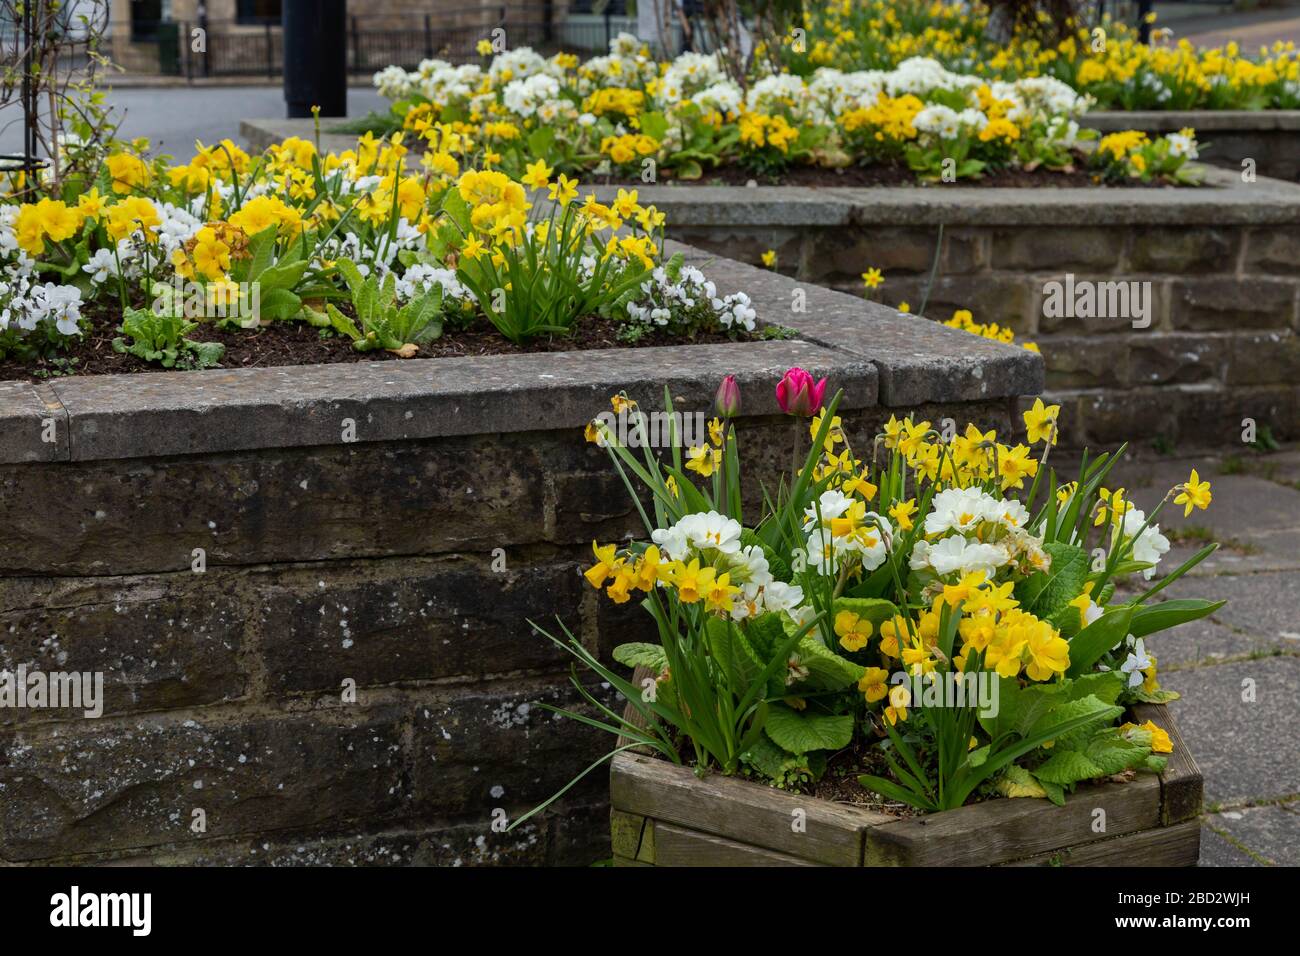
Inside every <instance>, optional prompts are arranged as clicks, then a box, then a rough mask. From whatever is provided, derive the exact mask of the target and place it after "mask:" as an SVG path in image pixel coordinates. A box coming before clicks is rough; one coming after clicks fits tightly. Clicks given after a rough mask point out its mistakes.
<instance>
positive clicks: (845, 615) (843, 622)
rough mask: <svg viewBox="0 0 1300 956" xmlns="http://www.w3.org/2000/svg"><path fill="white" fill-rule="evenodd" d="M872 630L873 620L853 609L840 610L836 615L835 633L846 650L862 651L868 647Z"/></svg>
mask: <svg viewBox="0 0 1300 956" xmlns="http://www.w3.org/2000/svg"><path fill="white" fill-rule="evenodd" d="M871 632H872V626H871V621H870V620H868V619H867V618H864V617H860V616H859V615H857V614H855V613H854V612H852V611H840V612H839V613H838V614H836V615H835V634H836V636H837V637H838V638H839V639H840V646H841V647H843V648H844V649H845V650H846V651H860V650H862V649H863V648H864V647H866V646H867V638H869V637H871Z"/></svg>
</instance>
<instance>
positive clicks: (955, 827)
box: [609, 705, 1201, 866]
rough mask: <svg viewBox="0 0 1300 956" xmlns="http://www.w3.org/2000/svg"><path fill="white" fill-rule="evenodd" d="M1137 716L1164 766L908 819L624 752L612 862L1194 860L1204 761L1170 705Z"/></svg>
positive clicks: (617, 771)
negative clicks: (1055, 796) (1067, 790)
mask: <svg viewBox="0 0 1300 956" xmlns="http://www.w3.org/2000/svg"><path fill="white" fill-rule="evenodd" d="M1133 719H1134V720H1136V721H1137V722H1139V723H1141V722H1144V721H1146V720H1154V721H1155V722H1156V723H1157V724H1158V725H1159V726H1161V727H1163V728H1164V729H1165V730H1167V731H1168V732H1169V737H1170V739H1171V740H1172V741H1173V744H1174V752H1173V753H1172V754H1171V755H1170V756H1169V764H1168V767H1167V768H1166V769H1165V772H1164V773H1162V774H1159V775H1157V774H1150V773H1140V774H1138V776H1137V777H1136V778H1134V779H1133V780H1132V781H1131V782H1129V783H1107V784H1103V785H1099V786H1088V785H1085V786H1082V787H1080V788H1079V789H1078V790H1077V791H1076V792H1075V793H1074V794H1073V795H1071V796H1070V797H1069V798H1068V799H1067V800H1066V802H1065V806H1063V807H1058V806H1055V805H1054V804H1052V803H1050V802H1048V801H1047V800H1034V799H995V800H987V801H985V802H983V803H977V804H971V805H969V806H965V807H960V808H958V809H956V810H947V811H944V812H942V813H935V814H930V815H928V816H918V817H910V818H906V819H899V818H897V817H890V816H885V815H884V814H881V813H876V812H874V811H871V810H866V809H863V808H860V807H854V806H849V805H845V804H839V803H830V802H828V801H825V800H816V799H813V798H812V797H807V796H801V795H799V794H792V793H786V792H785V791H782V790H776V789H774V788H772V787H766V786H763V785H761V784H757V783H752V782H750V781H747V780H740V779H737V778H734V777H724V776H722V775H720V774H710V775H708V776H707V777H705V778H704V779H703V780H701V779H700V778H698V777H697V776H696V775H695V773H694V771H692V770H691V769H689V768H687V767H678V766H674V765H673V764H670V763H668V762H667V761H664V760H659V759H657V758H654V757H649V756H643V755H640V754H635V753H624V754H620V755H619V756H618V757H616V758H614V763H613V766H612V769H611V770H610V781H609V785H610V804H611V810H610V832H611V837H612V842H613V849H614V865H615V866H1115V865H1128V866H1195V865H1196V861H1197V857H1198V855H1199V852H1200V843H1201V824H1200V820H1199V815H1200V812H1201V772H1200V770H1199V769H1197V766H1196V763H1195V761H1194V760H1193V759H1192V757H1191V755H1190V754H1189V753H1188V751H1187V745H1186V743H1185V742H1184V741H1183V738H1182V735H1181V734H1180V733H1179V731H1178V727H1177V725H1176V724H1175V723H1174V721H1173V718H1172V717H1171V715H1170V714H1169V711H1168V709H1167V708H1166V707H1164V706H1163V705H1160V706H1152V705H1142V706H1139V707H1135V708H1134V709H1133ZM1098 811H1104V817H1103V816H1102V814H1101V813H1099V812H1098Z"/></svg>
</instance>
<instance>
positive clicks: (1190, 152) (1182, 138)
mask: <svg viewBox="0 0 1300 956" xmlns="http://www.w3.org/2000/svg"><path fill="white" fill-rule="evenodd" d="M1165 139H1166V140H1167V141H1168V143H1169V155H1170V156H1186V157H1187V158H1188V159H1189V160H1192V159H1196V158H1197V157H1198V156H1200V155H1201V154H1200V153H1199V152H1198V151H1197V149H1196V137H1195V136H1188V135H1187V134H1185V133H1166V134H1165Z"/></svg>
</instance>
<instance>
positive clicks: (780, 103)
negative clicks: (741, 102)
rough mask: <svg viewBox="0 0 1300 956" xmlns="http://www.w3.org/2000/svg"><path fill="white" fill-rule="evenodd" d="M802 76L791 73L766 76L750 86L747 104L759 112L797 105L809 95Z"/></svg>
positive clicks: (768, 111)
mask: <svg viewBox="0 0 1300 956" xmlns="http://www.w3.org/2000/svg"><path fill="white" fill-rule="evenodd" d="M807 95H808V94H807V90H806V89H805V87H804V82H803V79H802V78H801V77H798V76H792V75H791V74H789V73H777V74H775V75H773V76H765V77H763V78H762V79H761V80H759V81H758V82H757V83H755V84H754V85H753V86H751V87H750V88H749V92H748V93H747V94H746V95H745V106H746V107H748V108H749V109H750V110H751V111H754V112H758V113H771V112H773V111H774V110H777V109H780V108H782V107H787V108H790V107H796V106H798V105H799V104H800V103H802V102H803V100H804V98H805V97H806V96H807Z"/></svg>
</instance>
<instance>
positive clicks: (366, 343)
mask: <svg viewBox="0 0 1300 956" xmlns="http://www.w3.org/2000/svg"><path fill="white" fill-rule="evenodd" d="M336 268H337V269H338V271H339V274H340V275H342V276H343V279H344V281H345V282H346V283H347V287H348V292H349V293H350V294H351V297H352V307H353V309H355V310H356V320H355V321H353V320H352V319H351V318H349V317H348V316H346V315H344V314H343V313H342V312H340V311H339V310H338V309H337V308H335V306H334V303H332V302H328V303H326V305H325V308H326V310H327V313H328V314H327V316H321V315H320V314H319V313H317V312H315V310H312V311H313V313H314V316H315V318H314V319H313V321H314V323H315V324H317V325H324V324H328V325H329V326H330V327H331V328H333V329H334V330H335V331H337V332H339V333H340V334H342V335H346V336H347V337H348V338H350V339H351V340H352V347H353V348H354V349H356V350H357V351H358V352H366V351H369V350H371V349H388V350H389V351H390V352H396V353H398V354H399V355H401V356H402V357H403V358H409V357H410V356H412V355H414V354H415V353H416V351H417V350H418V349H419V347H420V346H421V345H427V344H428V343H429V342H432V341H433V340H434V339H436V338H438V337H439V336H441V335H442V309H443V301H442V287H441V286H436V285H435V286H434V287H433V288H432V289H430V290H429V291H428V292H424V293H421V294H419V295H417V296H415V297H414V298H412V299H411V300H410V301H409V302H407V303H406V304H405V305H401V306H399V305H398V304H397V279H396V277H395V276H394V275H393V273H391V272H390V273H389V274H388V275H387V276H385V277H384V281H383V282H380V281H379V280H378V279H376V278H375V277H374V276H373V275H370V276H363V275H362V274H361V272H360V270H359V269H357V266H356V263H354V262H352V261H351V260H350V259H340V260H339V261H338V263H337V265H336Z"/></svg>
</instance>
